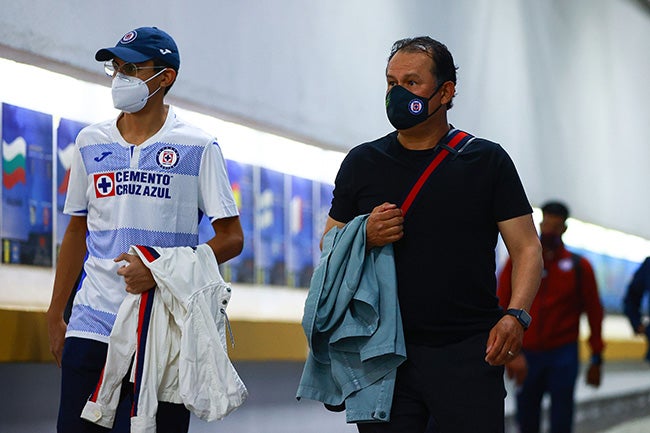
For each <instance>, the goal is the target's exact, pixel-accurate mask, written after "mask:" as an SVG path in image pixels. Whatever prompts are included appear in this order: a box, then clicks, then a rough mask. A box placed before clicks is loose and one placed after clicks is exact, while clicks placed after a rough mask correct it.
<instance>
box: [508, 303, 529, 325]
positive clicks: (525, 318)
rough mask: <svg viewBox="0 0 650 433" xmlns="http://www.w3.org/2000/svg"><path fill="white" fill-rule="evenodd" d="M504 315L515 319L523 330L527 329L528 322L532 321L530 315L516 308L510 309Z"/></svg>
mask: <svg viewBox="0 0 650 433" xmlns="http://www.w3.org/2000/svg"><path fill="white" fill-rule="evenodd" d="M506 314H510V315H511V316H514V317H515V318H517V320H518V321H519V323H521V325H522V326H523V327H524V329H528V327H529V326H530V322H531V321H532V320H533V319H532V317H530V314H528V312H527V311H526V310H518V309H516V308H511V309H509V310H508V311H506Z"/></svg>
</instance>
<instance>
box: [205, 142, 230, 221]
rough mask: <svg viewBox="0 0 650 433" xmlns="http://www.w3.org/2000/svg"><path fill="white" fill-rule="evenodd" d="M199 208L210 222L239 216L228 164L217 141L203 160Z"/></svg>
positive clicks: (207, 149)
mask: <svg viewBox="0 0 650 433" xmlns="http://www.w3.org/2000/svg"><path fill="white" fill-rule="evenodd" d="M199 208H200V209H201V211H202V212H203V213H204V214H205V215H206V216H207V217H208V218H209V219H210V222H212V221H214V220H217V219H221V218H228V217H233V216H237V215H239V211H238V209H237V204H236V202H235V197H234V195H233V193H232V187H231V185H230V180H229V179H228V171H227V170H226V162H225V161H224V158H223V154H222V153H221V148H220V147H219V144H218V143H217V141H216V140H214V141H212V142H211V144H208V145H207V146H206V147H205V150H204V151H203V157H202V158H201V167H200V169H199Z"/></svg>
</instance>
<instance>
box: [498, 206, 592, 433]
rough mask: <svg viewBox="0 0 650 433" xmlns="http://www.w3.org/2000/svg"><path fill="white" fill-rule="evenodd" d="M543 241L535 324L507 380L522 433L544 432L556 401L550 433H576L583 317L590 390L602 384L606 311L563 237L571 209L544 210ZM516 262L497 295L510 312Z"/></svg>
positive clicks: (583, 263)
mask: <svg viewBox="0 0 650 433" xmlns="http://www.w3.org/2000/svg"><path fill="white" fill-rule="evenodd" d="M542 214H543V217H542V221H541V223H540V241H541V243H542V255H543V257H544V270H543V272H542V282H541V284H540V287H539V290H538V291H537V295H536V296H535V300H534V301H533V305H532V307H531V315H532V316H533V317H535V320H533V321H532V322H531V325H530V327H529V328H528V330H527V331H526V333H525V334H524V341H523V346H522V352H521V354H519V355H518V356H517V357H515V358H514V359H512V360H510V361H509V362H508V363H507V364H506V372H507V374H508V377H510V378H512V379H514V380H515V382H516V384H517V395H516V405H517V422H518V423H519V427H520V431H521V433H534V432H539V431H540V417H541V406H542V398H543V396H544V394H547V393H548V394H549V395H550V398H551V410H550V426H551V433H567V432H571V431H572V429H573V409H574V391H575V384H576V379H577V377H578V369H579V361H578V336H579V328H580V316H581V315H582V313H583V312H586V313H587V318H588V320H589V326H590V329H591V335H590V337H589V346H590V348H591V360H590V364H589V367H588V369H587V376H586V381H587V384H588V385H591V386H594V387H598V386H600V381H601V374H602V373H601V364H602V352H603V348H604V344H603V339H602V335H601V328H602V321H603V307H602V304H601V302H600V297H599V295H598V288H597V285H596V278H595V276H594V272H593V269H592V267H591V265H590V263H589V262H588V261H587V259H585V258H584V257H581V256H578V255H577V254H574V253H572V252H570V251H569V250H567V249H566V248H565V246H564V243H563V242H562V235H563V234H564V232H565V231H566V229H567V225H566V221H567V219H568V218H569V209H568V207H567V206H566V205H565V204H564V203H561V202H558V201H550V202H547V203H546V204H544V206H542ZM511 270H512V262H511V261H510V260H508V261H507V262H506V264H505V266H504V268H503V270H502V272H501V274H500V276H499V285H498V291H497V295H498V296H499V303H500V305H501V306H502V307H503V308H506V306H507V305H508V302H509V300H510V296H511V277H510V275H511Z"/></svg>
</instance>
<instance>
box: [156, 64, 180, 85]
mask: <svg viewBox="0 0 650 433" xmlns="http://www.w3.org/2000/svg"><path fill="white" fill-rule="evenodd" d="M160 75H161V77H162V80H160V87H169V86H171V85H172V84H174V81H176V71H175V70H174V69H172V68H167V69H165V71H164V72H163V73H162V74H160Z"/></svg>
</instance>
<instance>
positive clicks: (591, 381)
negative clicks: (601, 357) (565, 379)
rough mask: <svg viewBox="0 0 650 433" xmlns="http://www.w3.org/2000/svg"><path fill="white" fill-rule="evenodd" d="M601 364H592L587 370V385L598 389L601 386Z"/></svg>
mask: <svg viewBox="0 0 650 433" xmlns="http://www.w3.org/2000/svg"><path fill="white" fill-rule="evenodd" d="M600 367H601V366H600V365H599V364H591V365H590V366H589V369H588V370H587V377H586V378H585V379H586V382H587V385H589V386H593V387H595V388H598V387H599V386H600V379H601V370H600Z"/></svg>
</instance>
